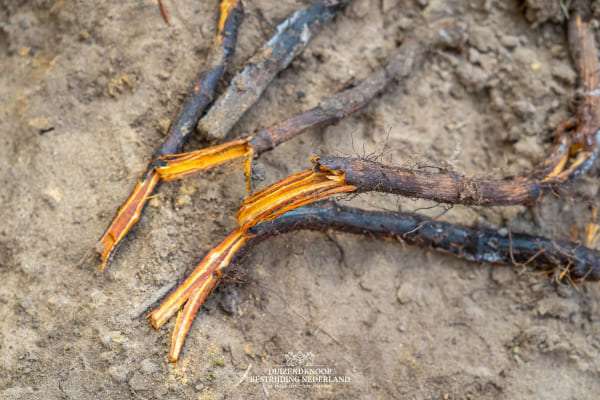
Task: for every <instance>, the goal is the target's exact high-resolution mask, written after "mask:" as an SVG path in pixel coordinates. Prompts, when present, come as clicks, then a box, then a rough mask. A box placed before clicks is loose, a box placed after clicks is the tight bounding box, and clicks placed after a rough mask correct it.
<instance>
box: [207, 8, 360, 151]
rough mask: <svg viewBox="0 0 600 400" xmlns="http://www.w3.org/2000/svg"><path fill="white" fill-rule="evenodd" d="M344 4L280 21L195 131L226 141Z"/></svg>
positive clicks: (294, 15)
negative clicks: (278, 77) (238, 123)
mask: <svg viewBox="0 0 600 400" xmlns="http://www.w3.org/2000/svg"><path fill="white" fill-rule="evenodd" d="M347 3H349V0H336V1H332V0H319V1H316V2H315V3H314V4H312V5H310V6H308V7H306V8H303V9H301V10H298V11H295V12H294V13H292V14H291V15H290V16H289V17H287V18H286V19H285V20H284V21H283V22H281V23H280V24H279V25H278V26H277V28H276V33H275V35H274V36H273V37H272V38H271V39H270V40H269V41H268V42H267V43H266V44H265V45H264V46H263V47H262V48H261V49H259V50H258V51H257V52H256V54H255V55H254V56H253V57H252V58H251V59H250V60H249V61H248V63H247V64H246V66H245V67H244V68H243V69H242V71H240V72H239V73H238V74H237V75H236V76H235V77H234V78H233V79H232V80H231V84H230V85H229V87H228V88H227V90H226V91H225V93H223V94H222V95H221V96H220V97H219V98H218V99H217V101H216V102H215V104H214V105H213V106H212V107H211V109H210V110H209V111H208V113H207V114H206V115H205V116H204V117H203V118H202V120H200V122H199V124H198V130H199V131H200V132H201V133H202V134H204V135H206V136H207V137H209V138H210V139H223V138H225V136H226V135H227V133H228V132H229V131H230V130H231V128H233V126H234V125H235V124H236V123H237V121H238V120H239V119H240V118H241V117H242V116H243V115H244V114H245V113H246V111H248V109H250V107H252V105H253V104H254V103H256V101H257V100H258V99H259V98H260V96H261V95H262V93H263V92H264V90H265V89H266V88H267V86H268V85H269V84H270V83H271V81H272V80H273V78H275V76H276V75H277V74H278V73H279V72H281V71H282V70H284V69H285V68H287V66H288V65H289V64H290V63H291V62H292V60H293V59H294V58H295V57H296V56H297V55H298V54H300V53H301V52H302V51H303V50H304V49H305V48H306V46H307V45H308V43H309V42H310V40H311V39H312V38H313V37H314V36H315V35H316V34H317V33H318V32H319V31H320V30H321V28H322V27H323V26H324V25H325V24H327V22H329V21H331V19H333V17H334V16H335V15H336V14H337V13H338V12H339V11H340V10H341V9H343V8H344V6H345V5H346V4H347Z"/></svg>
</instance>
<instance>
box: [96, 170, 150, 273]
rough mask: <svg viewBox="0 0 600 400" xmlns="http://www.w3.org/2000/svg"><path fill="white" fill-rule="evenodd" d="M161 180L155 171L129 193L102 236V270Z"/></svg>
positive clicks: (99, 247) (100, 247)
mask: <svg viewBox="0 0 600 400" xmlns="http://www.w3.org/2000/svg"><path fill="white" fill-rule="evenodd" d="M159 180H160V178H159V176H158V174H156V173H155V172H154V171H153V172H151V173H150V174H149V175H147V176H146V177H145V178H144V180H142V181H140V182H138V183H137V184H136V185H135V188H134V189H133V192H131V195H129V198H128V199H127V200H126V201H125V203H124V204H123V205H122V206H121V208H120V209H119V211H118V212H117V215H116V216H115V218H114V219H113V221H112V223H111V224H110V226H109V227H108V228H107V229H106V232H104V235H102V237H101V238H100V241H99V243H98V253H99V254H100V269H101V270H104V269H105V268H106V265H107V264H108V262H109V261H110V258H111V256H112V255H113V253H114V250H115V249H116V247H117V245H118V244H119V242H121V240H123V238H124V237H125V235H127V233H128V232H129V231H130V230H131V228H132V227H133V226H134V225H135V224H136V223H137V221H138V220H139V219H140V215H141V213H142V209H143V208H144V205H146V201H148V199H149V197H150V195H151V194H152V192H153V191H154V188H155V187H156V185H157V184H158V182H159Z"/></svg>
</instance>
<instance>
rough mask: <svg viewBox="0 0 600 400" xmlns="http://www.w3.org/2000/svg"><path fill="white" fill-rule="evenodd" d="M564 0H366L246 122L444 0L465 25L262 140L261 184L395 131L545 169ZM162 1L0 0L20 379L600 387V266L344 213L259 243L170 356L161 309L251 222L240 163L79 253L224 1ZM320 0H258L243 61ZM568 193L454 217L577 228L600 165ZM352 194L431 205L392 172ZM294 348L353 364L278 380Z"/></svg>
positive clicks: (162, 384) (535, 229) (379, 47)
mask: <svg viewBox="0 0 600 400" xmlns="http://www.w3.org/2000/svg"><path fill="white" fill-rule="evenodd" d="M547 3H550V2H544V1H532V0H529V1H526V2H524V3H523V2H517V1H494V0H491V1H490V0H486V1H483V0H472V1H455V2H447V1H441V0H430V1H427V0H419V1H412V0H381V1H378V2H371V1H369V0H356V1H355V2H354V3H353V5H352V6H351V7H349V8H348V9H347V10H346V11H345V12H344V13H343V14H342V15H340V17H339V18H337V19H336V20H335V21H334V22H333V23H332V24H331V25H330V26H328V27H326V28H325V29H324V31H323V32H322V34H321V35H319V36H318V37H317V38H316V39H315V40H314V41H313V42H312V44H311V45H310V47H309V48H308V49H307V50H306V51H305V52H304V53H303V54H302V55H301V56H300V57H299V58H298V59H297V60H295V61H294V62H293V64H292V66H291V67H290V68H289V69H288V70H286V71H285V72H283V73H282V74H281V75H280V77H279V78H278V79H277V80H276V81H275V82H274V83H273V84H272V85H271V87H270V88H269V89H268V91H267V92H266V94H265V95H264V97H263V98H262V100H261V101H260V102H259V104H257V105H256V106H255V107H254V108H253V109H252V110H251V111H250V112H249V113H248V114H247V115H246V116H245V117H244V118H243V120H242V121H241V122H240V123H239V124H238V125H237V127H236V128H235V132H237V133H242V132H249V131H252V130H254V129H256V128H259V127H261V126H265V125H267V124H271V123H273V122H276V121H278V120H280V119H282V118H285V117H286V116H290V115H292V114H293V113H295V112H298V111H300V110H303V109H306V108H308V107H311V106H314V105H315V104H317V102H318V99H319V98H320V97H321V96H324V95H327V94H331V93H333V92H334V91H335V90H337V89H339V88H341V87H343V86H344V85H345V84H347V83H348V82H349V81H350V80H352V79H354V78H357V79H360V78H361V77H364V76H365V75H366V74H368V73H369V72H370V71H371V70H372V69H373V68H374V67H376V66H377V65H379V63H381V62H383V61H384V60H385V56H386V54H387V53H388V52H389V51H390V50H391V49H393V48H394V47H395V46H397V45H398V43H400V42H401V41H402V38H403V37H405V35H407V34H408V33H410V31H411V29H412V28H413V26H414V24H415V21H416V18H415V17H416V16H417V15H419V13H421V12H422V11H423V8H425V7H448V8H452V9H454V12H455V16H456V18H458V19H460V20H461V21H463V22H464V24H466V26H467V27H468V33H469V39H468V43H467V45H466V46H465V48H464V49H463V51H462V52H460V53H459V52H440V53H438V54H436V55H435V56H433V57H431V58H430V59H429V60H428V62H427V64H426V65H425V66H424V67H423V70H422V71H420V72H419V73H417V74H415V75H414V76H413V77H411V78H410V79H409V81H408V82H407V83H406V84H405V85H392V86H390V87H389V88H388V90H387V91H386V93H385V94H384V95H383V96H381V97H380V98H378V99H376V100H375V101H374V102H373V103H372V104H371V105H370V106H369V108H368V109H367V110H366V111H365V112H362V113H360V114H359V115H356V116H353V117H351V118H348V119H347V120H345V121H342V122H341V123H339V124H337V125H336V126H332V127H328V128H324V129H318V130H313V131H311V132H308V133H306V134H305V135H303V136H302V137H300V138H297V139H295V140H294V141H292V142H290V143H287V144H285V145H282V146H281V147H280V148H278V149H276V150H275V151H273V152H272V153H270V154H268V155H266V156H264V157H263V158H261V159H260V160H259V161H258V163H257V169H258V174H257V176H259V177H261V179H262V181H257V185H258V186H260V185H264V184H266V183H270V182H273V181H275V180H276V179H279V178H281V177H283V176H285V175H286V174H288V173H290V172H293V171H297V170H299V169H300V168H304V167H305V166H306V165H308V162H307V157H308V156H309V155H310V154H312V153H315V152H320V153H345V154H357V153H358V154H363V153H372V152H376V153H377V152H379V153H383V157H384V159H385V160H386V161H390V162H394V163H397V164H403V163H410V164H415V163H420V162H423V161H424V160H426V161H427V163H429V164H433V165H437V166H445V167H448V168H453V169H455V170H457V171H460V172H465V173H470V174H500V173H515V172H518V171H522V170H525V169H527V168H530V167H531V166H532V165H534V164H535V163H536V162H537V161H539V160H540V159H541V158H542V157H543V154H544V152H545V151H546V149H547V148H548V145H549V143H550V142H551V139H552V129H553V127H555V126H556V125H557V123H559V122H560V121H561V120H563V119H564V118H565V117H567V116H568V115H570V112H571V110H572V106H573V103H572V99H573V95H574V90H573V88H574V86H575V81H576V75H575V72H574V71H573V68H572V66H571V64H570V60H569V56H568V52H567V51H566V47H565V30H564V24H563V22H564V15H563V14H562V12H561V9H560V7H559V3H558V2H556V4H554V3H553V4H554V5H552V6H548V5H547ZM165 4H166V5H167V6H168V7H169V8H170V10H171V13H172V25H171V26H167V25H166V24H165V23H164V21H163V20H162V19H161V18H160V15H159V14H158V11H157V6H156V3H155V1H153V0H136V1H128V2H116V1H106V0H97V1H90V0H80V1H62V0H57V1H51V0H30V1H24V0H4V1H0V55H1V57H0V144H1V145H0V187H1V189H0V204H1V205H2V207H0V221H2V222H1V224H0V280H1V281H2V285H0V398H2V399H98V398H101V399H168V400H170V399H220V398H230V399H238V398H239V399H242V398H243V399H254V398H257V399H262V398H270V399H278V398H282V399H283V398H292V399H304V398H321V399H325V398H327V399H329V398H339V399H342V398H343V399H353V398H382V399H383V398H397V399H541V398H543V399H597V398H598V393H600V286H599V285H598V284H588V285H585V286H581V287H578V288H572V287H570V286H556V285H554V284H553V283H552V282H551V281H549V280H548V279H546V278H545V277H542V276H540V275H538V274H535V273H533V272H531V271H513V270H512V269H509V268H504V267H491V266H487V265H477V264H473V263H468V262H464V261H462V260H458V259H455V258H452V257H449V256H445V255H441V254H438V253H434V252H431V251H427V250H424V249H418V248H413V247H407V246H403V245H401V244H399V243H397V242H391V241H390V242H382V241H376V240H373V239H370V238H368V237H358V236H352V235H347V234H338V233H335V232H332V233H329V234H321V233H294V234H291V235H289V236H287V237H281V238H278V239H276V240H272V241H269V242H266V243H263V244H262V245H260V246H259V247H258V248H257V249H255V251H254V252H253V254H252V255H250V256H249V257H248V258H247V259H246V261H245V263H244V265H243V268H240V270H238V271H236V272H235V273H234V274H232V276H230V277H229V278H228V282H227V284H226V285H223V286H222V287H221V288H220V289H219V290H218V291H217V292H216V293H215V294H214V295H213V296H212V297H211V299H210V300H209V302H208V304H207V306H206V307H205V309H204V310H203V312H202V313H201V315H200V316H199V317H198V319H197V321H196V323H195V325H194V327H193V329H192V331H191V334H190V337H189V339H188V341H187V343H186V348H185V352H184V354H183V358H182V360H181V361H180V362H179V364H177V366H172V365H169V364H168V363H167V362H166V351H167V347H168V342H169V335H170V329H171V327H172V323H173V322H171V323H169V324H168V325H167V326H166V327H165V328H164V329H161V330H160V331H158V332H156V331H154V330H152V329H151V328H150V327H149V325H148V323H147V322H146V321H145V320H144V318H143V316H142V315H143V313H144V311H145V310H146V308H147V307H148V306H149V305H151V304H152V303H153V302H155V301H156V300H158V299H159V298H160V296H161V295H164V293H165V292H166V291H167V290H169V288H171V287H172V286H173V284H174V283H175V282H177V280H179V279H181V278H182V277H183V276H184V275H185V273H186V271H188V270H189V269H190V267H191V266H193V265H194V263H195V262H196V261H197V260H198V259H199V258H200V257H201V256H202V255H203V253H204V252H206V251H207V250H208V249H209V248H210V247H211V245H214V244H216V243H218V242H219V241H220V240H221V239H222V238H223V237H224V235H225V234H226V233H227V231H228V230H229V229H230V228H232V227H233V226H234V224H235V221H234V219H233V215H234V212H235V210H236V208H237V206H238V204H239V202H240V200H241V199H242V197H243V196H244V185H243V178H242V176H241V173H240V172H239V170H238V169H235V168H229V169H220V170H218V171H214V172H211V173H207V174H203V175H200V176H197V177H194V178H191V179H188V180H186V181H184V182H180V183H174V184H170V185H164V186H163V187H162V188H161V189H160V195H159V196H158V197H157V198H156V199H154V200H153V201H152V204H151V205H150V207H148V208H147V210H146V213H145V215H144V218H143V219H142V221H141V223H140V224H139V226H138V227H137V228H136V229H135V231H134V233H133V234H132V235H130V237H129V239H128V240H127V241H126V243H125V244H124V245H123V246H122V247H121V249H120V251H119V253H118V254H117V256H116V257H115V260H114V262H113V263H112V265H111V266H110V268H109V270H108V272H106V273H103V274H100V273H98V272H96V270H95V266H94V265H93V263H89V262H84V263H81V262H80V261H81V260H82V258H84V256H85V255H86V254H87V253H88V252H89V250H90V249H91V248H93V247H94V244H95V242H96V240H97V239H98V238H99V237H100V235H101V234H102V232H103V230H104V228H105V227H106V225H107V223H108V222H109V220H110V218H111V217H112V215H113V212H114V210H115V209H116V207H117V206H118V205H119V204H120V203H121V201H123V199H124V198H125V197H126V196H127V194H128V193H129V190H130V189H131V187H132V184H133V182H134V180H135V177H136V176H137V175H138V174H139V173H140V172H141V171H142V170H143V168H144V166H145V163H146V162H147V160H148V158H149V156H150V155H151V153H152V151H153V149H154V148H155V146H156V145H157V144H158V143H159V142H160V141H161V138H162V136H163V135H164V130H165V127H166V126H167V125H168V123H169V120H170V119H171V118H172V117H173V115H174V114H175V113H176V111H177V109H178V106H179V104H180V102H181V99H182V97H183V96H184V94H185V92H186V90H187V88H188V85H189V81H190V79H191V78H192V77H193V76H194V74H195V73H196V72H197V71H198V70H199V69H200V68H201V66H202V62H203V60H204V58H205V56H206V55H207V52H208V49H209V46H210V43H211V39H212V31H213V27H214V15H215V10H216V5H217V1H216V0H211V1H193V0H178V1H176V2H175V1H165ZM303 4H305V2H302V1H294V0H282V1H278V2H277V6H276V7H274V6H273V5H274V2H272V1H269V0H257V1H246V14H247V15H246V18H245V21H244V24H243V28H242V29H241V32H240V44H239V48H238V51H237V53H236V56H235V61H234V66H233V68H232V71H235V70H237V69H239V68H240V67H241V66H242V65H243V64H244V61H245V60H246V59H247V58H248V57H249V56H250V55H252V54H253V52H254V51H255V50H256V49H257V48H258V47H259V46H260V44H261V43H262V42H263V41H264V40H265V39H266V38H268V37H269V35H270V34H271V33H272V31H273V28H274V26H275V25H276V24H277V23H278V22H279V21H280V20H281V19H282V18H283V17H284V16H285V15H287V14H288V13H289V12H290V11H291V10H293V9H296V8H298V7H300V6H302V5H303ZM230 76H231V75H228V77H230ZM202 143H203V142H202V140H201V138H195V139H194V140H193V141H192V143H190V145H189V146H188V148H190V149H192V148H195V147H198V146H200V145H201V144H202ZM570 193H571V195H569V196H563V197H560V198H558V197H552V196H550V197H548V198H546V199H544V201H543V202H542V203H541V204H540V205H539V206H537V207H536V208H535V209H526V208H523V207H510V208H493V209H481V208H466V207H455V208H454V209H452V210H451V211H450V212H449V213H447V214H446V215H445V216H444V218H445V219H448V220H451V221H455V222H462V223H467V224H480V225H486V226H496V227H501V226H505V227H507V228H509V229H511V230H514V231H527V232H532V233H538V234H544V235H549V236H552V237H555V238H568V237H570V235H571V232H572V227H576V228H579V229H580V230H581V229H582V228H583V226H584V224H585V222H586V220H587V219H589V216H590V213H589V210H588V207H587V205H586V204H584V203H585V202H583V201H582V200H581V199H587V200H588V201H587V203H589V201H592V202H596V204H597V203H598V200H597V199H598V182H597V171H596V172H595V174H592V175H590V177H585V178H583V179H581V180H580V181H579V183H578V184H577V185H575V186H573V187H572V188H571V192H570ZM353 202H354V203H356V204H360V205H363V206H365V207H375V208H385V209H398V208H400V209H402V210H415V209H417V208H419V207H423V206H431V204H430V203H427V202H415V201H409V200H405V199H397V198H394V197H390V196H382V195H379V196H376V195H372V196H362V197H360V198H358V199H355V200H353ZM441 211H442V209H441V208H440V207H437V208H433V209H429V210H426V211H424V212H426V213H428V214H429V215H437V214H439V213H440V212H441ZM297 351H302V352H312V353H313V354H314V356H315V358H314V362H315V363H317V364H320V365H326V366H330V367H334V368H336V370H337V372H338V373H339V374H343V375H346V376H349V377H350V378H351V382H350V383H347V384H343V385H342V384H337V385H331V386H313V387H309V388H299V389H298V388H296V389H277V388H272V387H271V388H269V387H267V386H263V385H261V384H259V383H253V382H252V381H251V379H250V377H252V376H259V375H261V374H265V373H266V371H268V368H272V367H274V366H277V365H281V364H282V363H283V360H284V355H285V353H288V352H297ZM246 372H248V373H247V374H245V373H246Z"/></svg>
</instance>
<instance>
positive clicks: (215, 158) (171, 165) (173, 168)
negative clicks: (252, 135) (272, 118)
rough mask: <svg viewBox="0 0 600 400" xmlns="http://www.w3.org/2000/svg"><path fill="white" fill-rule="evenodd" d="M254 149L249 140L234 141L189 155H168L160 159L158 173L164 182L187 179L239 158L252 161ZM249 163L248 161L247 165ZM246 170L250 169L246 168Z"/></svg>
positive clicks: (192, 152)
mask: <svg viewBox="0 0 600 400" xmlns="http://www.w3.org/2000/svg"><path fill="white" fill-rule="evenodd" d="M252 154H253V152H252V148H251V147H250V146H249V145H248V140H247V139H240V140H234V141H231V142H227V143H224V144H222V145H218V146H212V147H208V148H205V149H200V150H197V151H191V152H189V153H181V154H173V155H166V156H163V157H161V158H159V160H158V163H159V165H160V166H159V167H156V172H157V173H158V175H160V177H161V179H162V180H164V181H167V182H168V181H172V180H176V179H181V178H185V177H186V176H189V175H192V174H195V173H197V172H200V171H206V170H208V169H211V168H214V167H217V166H219V165H222V164H225V163H227V162H229V161H233V160H236V159H239V158H243V159H246V160H252ZM247 163H248V161H246V165H247ZM245 169H248V167H247V166H246V167H245Z"/></svg>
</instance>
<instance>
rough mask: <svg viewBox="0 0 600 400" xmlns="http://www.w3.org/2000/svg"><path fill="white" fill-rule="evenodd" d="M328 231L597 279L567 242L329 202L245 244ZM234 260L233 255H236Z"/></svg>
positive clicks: (585, 255) (599, 259)
mask: <svg viewBox="0 0 600 400" xmlns="http://www.w3.org/2000/svg"><path fill="white" fill-rule="evenodd" d="M329 229H334V230H338V231H342V232H349V233H354V234H362V235H371V236H374V237H377V238H392V239H398V240H401V241H403V242H406V243H408V244H412V245H417V246H421V247H425V248H431V249H434V250H437V251H441V252H445V253H451V254H453V255H455V256H458V257H460V258H463V259H466V260H469V261H475V262H484V263H492V264H507V265H514V266H531V267H535V268H537V269H540V270H544V271H553V270H556V269H558V270H561V271H564V273H565V276H566V275H568V276H569V277H570V278H571V279H572V280H573V281H583V280H587V281H598V280H600V252H598V251H596V250H592V249H589V248H587V247H585V246H583V245H581V244H579V243H575V242H571V241H561V240H551V239H547V238H544V237H540V236H534V235H528V234H521V233H514V234H503V233H500V232H498V231H496V230H492V229H484V228H479V229H475V228H469V227H466V226H461V225H454V224H450V223H448V222H441V221H435V220H432V219H430V218H427V217H424V216H421V215H418V214H412V213H396V212H383V211H365V210H360V209H357V208H351V207H343V206H340V205H338V204H335V203H333V202H324V203H321V204H317V205H311V206H305V207H301V208H298V209H296V210H293V211H290V212H288V213H286V214H284V215H283V216H281V217H279V218H277V219H275V220H273V221H269V222H265V223H262V224H259V225H257V226H255V227H253V228H251V229H250V231H249V233H251V234H253V235H255V236H254V237H253V239H252V240H251V242H250V243H249V244H248V245H247V248H248V246H250V245H254V244H256V243H258V242H260V241H263V240H265V239H268V238H270V237H273V236H276V235H280V234H283V233H287V232H292V231H297V230H316V231H327V230H329ZM238 259H239V258H238Z"/></svg>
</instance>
